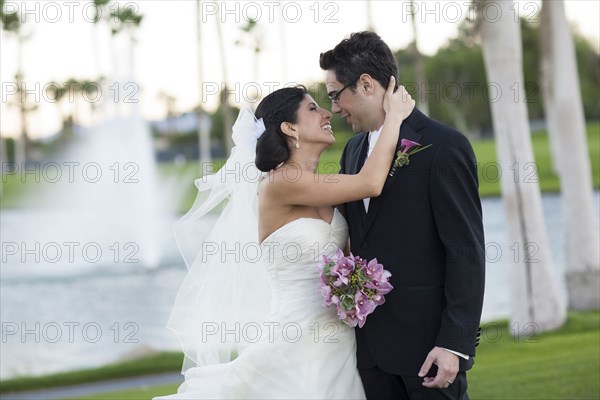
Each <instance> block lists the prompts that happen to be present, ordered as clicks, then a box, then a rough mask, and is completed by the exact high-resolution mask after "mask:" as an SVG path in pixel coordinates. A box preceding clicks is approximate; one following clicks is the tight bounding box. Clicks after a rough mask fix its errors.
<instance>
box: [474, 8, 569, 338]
mask: <svg viewBox="0 0 600 400" xmlns="http://www.w3.org/2000/svg"><path fill="white" fill-rule="evenodd" d="M480 1H482V2H485V1H488V0H480ZM512 3H513V2H512V1H502V2H496V6H497V7H498V6H499V7H501V16H500V17H499V20H498V21H493V22H491V21H489V20H487V19H483V20H481V21H480V24H481V25H480V29H481V36H482V48H483V56H484V61H485V68H486V71H487V79H488V82H490V83H493V86H494V87H497V88H499V89H501V95H500V96H498V100H497V101H495V102H491V110H492V119H493V126H494V132H495V135H496V141H497V146H496V149H497V156H498V160H499V161H500V167H501V171H502V180H501V188H502V197H503V199H504V205H505V209H506V214H507V221H508V228H509V229H508V231H509V235H510V238H511V240H510V242H516V243H515V245H514V246H515V247H514V248H513V247H511V249H514V250H513V251H514V252H515V259H514V260H513V261H514V263H511V267H510V281H511V282H512V286H511V301H512V303H511V310H512V311H511V320H512V323H513V324H516V329H515V332H517V333H519V334H521V333H525V332H527V330H529V331H531V325H530V323H533V324H535V326H536V327H537V328H538V330H539V331H545V330H550V329H555V328H558V327H559V326H561V325H562V324H563V323H564V322H565V319H566V307H565V301H564V299H563V297H562V296H561V292H560V290H559V285H558V280H557V278H556V273H555V269H554V265H553V262H552V256H551V254H550V243H549V241H548V237H547V234H546V231H545V227H544V218H543V214H542V199H541V194H540V187H539V184H538V180H537V174H536V173H534V174H533V176H531V175H530V174H529V173H528V174H527V176H526V177H525V176H524V174H523V172H530V169H525V168H526V166H527V165H535V164H528V163H533V162H534V161H535V160H534V157H533V150H532V146H531V136H530V129H529V121H528V114H527V108H526V104H525V101H524V100H525V98H524V96H525V90H524V84H523V83H524V79H523V67H522V65H523V64H522V47H521V30H520V25H519V23H518V22H515V21H514V18H513V13H512V11H511V9H510V7H511V6H512ZM478 9H479V10H481V9H483V7H478ZM515 83H516V86H517V87H518V88H519V89H518V92H517V93H516V94H518V96H519V97H518V99H519V101H515V92H514V85H515ZM511 88H513V89H511ZM511 172H513V173H511ZM514 172H521V173H514ZM534 172H535V171H534Z"/></svg>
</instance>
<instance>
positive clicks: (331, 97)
mask: <svg viewBox="0 0 600 400" xmlns="http://www.w3.org/2000/svg"><path fill="white" fill-rule="evenodd" d="M353 83H354V82H350V83H349V84H347V85H346V86H344V87H343V88H341V89H340V90H336V91H335V92H332V93H330V94H328V95H327V97H329V100H330V101H331V102H332V103H337V101H338V99H339V98H340V95H341V94H342V92H343V91H344V90H346V89H347V88H349V87H350V86H352V84H353Z"/></svg>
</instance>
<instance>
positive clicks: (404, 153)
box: [390, 139, 431, 176]
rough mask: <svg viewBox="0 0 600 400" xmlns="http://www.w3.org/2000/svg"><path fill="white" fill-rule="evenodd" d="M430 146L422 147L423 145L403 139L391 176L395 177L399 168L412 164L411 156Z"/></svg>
mask: <svg viewBox="0 0 600 400" xmlns="http://www.w3.org/2000/svg"><path fill="white" fill-rule="evenodd" d="M429 146H431V145H430V144H428V145H427V146H421V143H417V142H413V141H412V140H408V139H402V140H401V141H400V150H398V153H396V159H395V160H394V165H393V166H392V170H391V171H390V176H394V174H395V173H396V171H397V170H398V168H402V167H404V166H405V165H408V164H410V159H409V157H410V156H412V155H413V154H416V153H418V152H420V151H421V150H425V149H426V148H428V147H429Z"/></svg>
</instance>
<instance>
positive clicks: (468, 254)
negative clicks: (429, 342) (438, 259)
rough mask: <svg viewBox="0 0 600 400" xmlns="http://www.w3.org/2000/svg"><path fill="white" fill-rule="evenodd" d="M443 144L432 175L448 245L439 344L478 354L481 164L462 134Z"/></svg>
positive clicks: (482, 275)
mask: <svg viewBox="0 0 600 400" xmlns="http://www.w3.org/2000/svg"><path fill="white" fill-rule="evenodd" d="M448 136H449V137H448V139H447V140H446V141H445V142H444V143H440V145H439V146H438V149H436V153H435V155H434V159H433V162H432V174H431V175H430V180H429V184H430V189H429V190H430V193H431V207H432V212H433V216H434V219H435V224H436V227H437V229H438V232H439V236H440V238H441V240H442V243H443V245H444V249H445V267H446V270H445V278H444V280H445V283H444V295H445V300H446V307H445V309H444V310H443V313H442V319H441V325H440V330H439V331H438V334H437V338H436V346H440V347H444V348H446V349H450V350H454V351H457V352H460V353H463V354H466V355H470V356H474V355H475V346H476V338H477V334H478V327H479V323H480V319H481V310H482V306H483V294H484V287H485V251H484V249H485V243H484V234H483V222H482V211H481V201H480V199H479V192H478V186H479V183H478V179H477V164H476V159H475V154H474V153H473V149H472V147H471V144H470V143H469V141H468V140H467V139H466V138H465V137H464V136H463V135H461V134H452V135H448Z"/></svg>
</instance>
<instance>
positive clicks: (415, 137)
mask: <svg viewBox="0 0 600 400" xmlns="http://www.w3.org/2000/svg"><path fill="white" fill-rule="evenodd" d="M421 117H425V116H424V115H423V114H422V113H421V112H420V111H419V110H417V109H415V110H414V111H413V113H412V114H411V115H410V117H409V118H408V119H407V120H406V121H404V122H403V123H402V125H401V126H400V137H399V138H398V143H396V150H395V151H394V160H395V159H396V153H397V152H398V151H399V150H400V143H401V142H402V139H408V140H412V141H413V142H417V143H420V140H421V137H422V136H423V135H421V134H420V133H418V131H420V130H421V129H423V127H424V125H423V123H424V121H423V118H421ZM393 165H394V161H392V164H391V165H390V171H391V169H392V166H393ZM400 173H401V170H400V169H398V170H396V172H395V174H394V175H393V176H389V174H388V177H387V179H386V180H385V183H384V185H383V190H382V192H381V196H379V197H373V198H371V200H370V202H369V212H368V213H367V218H366V222H365V230H364V236H366V235H367V234H368V233H369V229H370V228H371V226H372V225H373V222H374V221H375V219H376V218H377V214H379V211H380V210H381V208H382V207H383V204H384V203H385V201H386V199H387V197H388V196H387V192H388V191H389V189H390V186H391V185H392V184H393V183H394V181H395V180H396V177H397V176H398V175H399V174H400Z"/></svg>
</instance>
